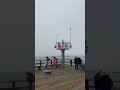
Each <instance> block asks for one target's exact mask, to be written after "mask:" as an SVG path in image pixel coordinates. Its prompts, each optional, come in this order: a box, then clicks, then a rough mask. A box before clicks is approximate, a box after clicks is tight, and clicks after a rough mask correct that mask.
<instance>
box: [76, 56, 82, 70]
mask: <svg viewBox="0 0 120 90" xmlns="http://www.w3.org/2000/svg"><path fill="white" fill-rule="evenodd" d="M81 64H82V60H81V58H80V57H77V66H78V70H79V71H80V70H81Z"/></svg>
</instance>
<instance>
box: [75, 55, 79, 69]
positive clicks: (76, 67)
mask: <svg viewBox="0 0 120 90" xmlns="http://www.w3.org/2000/svg"><path fill="white" fill-rule="evenodd" d="M74 63H75V70H78V66H77V56H76V57H75V58H74Z"/></svg>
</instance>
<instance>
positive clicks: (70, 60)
mask: <svg viewBox="0 0 120 90" xmlns="http://www.w3.org/2000/svg"><path fill="white" fill-rule="evenodd" d="M70 65H71V67H72V59H70Z"/></svg>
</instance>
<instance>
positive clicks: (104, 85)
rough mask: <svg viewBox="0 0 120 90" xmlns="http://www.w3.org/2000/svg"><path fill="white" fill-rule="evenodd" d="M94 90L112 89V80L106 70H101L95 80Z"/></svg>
mask: <svg viewBox="0 0 120 90" xmlns="http://www.w3.org/2000/svg"><path fill="white" fill-rule="evenodd" d="M96 83H97V86H96V88H97V89H96V90H112V87H113V82H112V80H111V78H110V76H109V74H108V72H107V71H103V72H102V73H101V75H100V77H99V79H98V80H97V82H96Z"/></svg>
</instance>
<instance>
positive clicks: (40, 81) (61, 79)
mask: <svg viewBox="0 0 120 90" xmlns="http://www.w3.org/2000/svg"><path fill="white" fill-rule="evenodd" d="M50 70H52V72H51V75H47V74H45V73H44V72H43V70H36V71H35V90H85V72H84V70H81V72H78V71H76V70H74V67H70V66H67V67H65V68H61V67H58V68H50Z"/></svg>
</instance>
